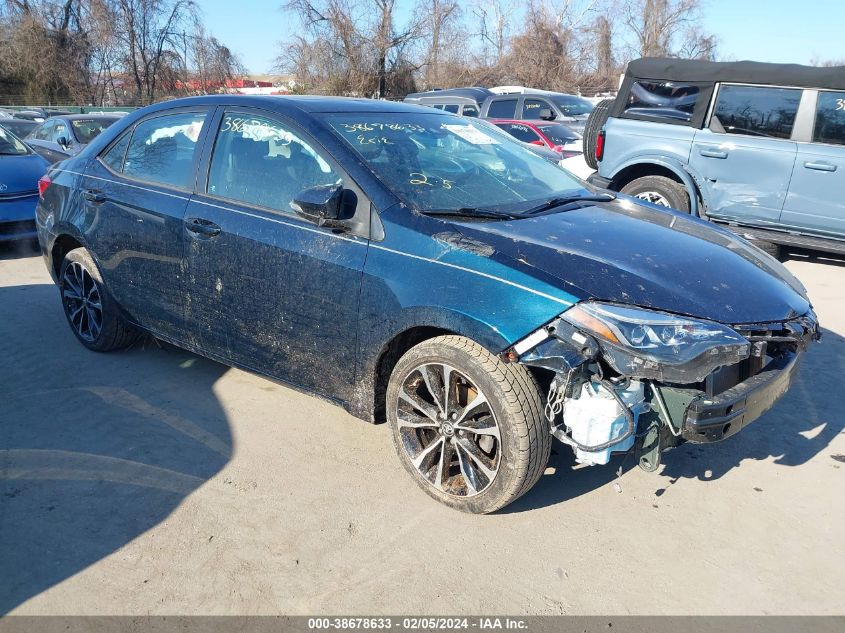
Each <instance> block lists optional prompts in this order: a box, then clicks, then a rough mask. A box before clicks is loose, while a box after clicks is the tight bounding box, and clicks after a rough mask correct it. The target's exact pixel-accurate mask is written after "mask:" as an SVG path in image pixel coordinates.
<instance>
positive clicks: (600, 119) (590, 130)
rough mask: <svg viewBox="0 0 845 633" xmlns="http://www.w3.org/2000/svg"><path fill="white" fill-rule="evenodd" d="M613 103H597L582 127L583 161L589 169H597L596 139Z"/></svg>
mask: <svg viewBox="0 0 845 633" xmlns="http://www.w3.org/2000/svg"><path fill="white" fill-rule="evenodd" d="M614 101H615V99H603V100H601V101H599V102H598V103H597V104H596V106H595V107H594V108H593V111H592V112H590V116H589V118H588V119H587V124H586V125H585V126H584V140H583V144H584V145H583V146H584V161H585V162H586V163H587V165H589V166H590V169H598V168H599V162H598V160H596V139H597V138H598V136H599V132H601V129H602V128H603V127H604V124H605V123H606V122H607V118H608V117H609V116H610V108H611V106H612V105H613V102H614Z"/></svg>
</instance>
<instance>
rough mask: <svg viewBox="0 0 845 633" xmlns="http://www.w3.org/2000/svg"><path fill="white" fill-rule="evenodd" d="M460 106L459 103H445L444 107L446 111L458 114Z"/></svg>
mask: <svg viewBox="0 0 845 633" xmlns="http://www.w3.org/2000/svg"><path fill="white" fill-rule="evenodd" d="M458 107H459V106H458V105H457V104H454V103H450V104H449V105H444V106H443V109H444V110H446V112H451V113H452V114H457V113H458Z"/></svg>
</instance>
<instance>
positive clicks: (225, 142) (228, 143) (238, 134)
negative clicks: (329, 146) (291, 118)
mask: <svg viewBox="0 0 845 633" xmlns="http://www.w3.org/2000/svg"><path fill="white" fill-rule="evenodd" d="M361 138H363V135H361ZM366 140H367V139H365V141H366ZM359 142H361V143H362V144H363V143H364V141H361V140H360V139H359ZM340 183H341V178H340V176H339V175H338V174H337V173H336V172H335V171H334V170H333V169H332V167H331V165H329V163H328V162H327V161H326V160H325V159H324V158H323V157H322V156H321V155H320V154H319V153H318V152H317V151H315V150H314V148H313V147H311V145H309V144H308V143H306V142H305V141H304V140H302V138H300V137H299V136H298V135H297V134H295V133H293V132H291V131H290V130H288V129H287V128H286V127H285V126H284V125H282V124H281V123H279V122H278V121H273V120H271V119H267V118H265V117H262V116H253V115H248V114H239V113H234V112H233V113H229V112H227V113H226V115H225V116H224V117H223V121H222V122H221V124H220V129H219V130H218V132H217V140H216V142H215V144H214V154H213V155H212V157H211V169H210V170H209V174H208V193H210V194H212V195H214V196H220V197H223V198H229V199H231V200H237V201H240V202H245V203H247V204H252V205H258V206H261V207H266V208H268V209H272V210H275V211H281V212H284V213H290V214H293V211H292V209H291V207H290V203H291V202H292V201H293V199H294V197H295V196H296V195H297V194H298V193H299V192H300V191H302V190H303V189H308V188H309V187H315V186H317V185H333V184H340Z"/></svg>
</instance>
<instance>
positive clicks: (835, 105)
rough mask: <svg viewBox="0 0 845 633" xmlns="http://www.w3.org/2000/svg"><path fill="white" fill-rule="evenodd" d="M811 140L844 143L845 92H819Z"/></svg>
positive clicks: (836, 143)
mask: <svg viewBox="0 0 845 633" xmlns="http://www.w3.org/2000/svg"><path fill="white" fill-rule="evenodd" d="M813 141H814V142H816V143H832V144H833V145H845V92H820V93H819V100H818V103H817V105H816V124H815V126H814V128H813Z"/></svg>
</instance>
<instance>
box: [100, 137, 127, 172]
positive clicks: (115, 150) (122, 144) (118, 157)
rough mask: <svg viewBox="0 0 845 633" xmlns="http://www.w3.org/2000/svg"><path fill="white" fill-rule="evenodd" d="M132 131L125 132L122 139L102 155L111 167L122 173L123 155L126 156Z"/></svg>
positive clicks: (102, 158) (103, 159)
mask: <svg viewBox="0 0 845 633" xmlns="http://www.w3.org/2000/svg"><path fill="white" fill-rule="evenodd" d="M130 136H131V132H125V133H124V134H123V136H121V137H120V139H119V140H118V141H117V143H115V144H114V145H112V146H111V147H110V148H109V149H108V151H107V152H106V153H105V154H103V155H102V157H101V160H102V161H103V162H104V163H105V164H106V165H107V166H108V167H109V169H111V170H112V171H116V172H118V173H120V172H121V171H123V157H124V156H126V148H127V147H128V146H129V137H130Z"/></svg>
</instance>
